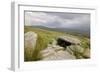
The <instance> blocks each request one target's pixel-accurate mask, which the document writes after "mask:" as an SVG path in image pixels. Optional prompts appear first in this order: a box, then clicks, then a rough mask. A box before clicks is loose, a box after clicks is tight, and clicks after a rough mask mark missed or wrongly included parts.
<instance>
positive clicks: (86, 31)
mask: <svg viewBox="0 0 100 73" xmlns="http://www.w3.org/2000/svg"><path fill="white" fill-rule="evenodd" d="M31 27H33V28H41V29H45V30H51V31H59V32H65V33H70V34H75V35H80V36H86V37H90V29H84V30H82V28H49V27H45V26H31Z"/></svg>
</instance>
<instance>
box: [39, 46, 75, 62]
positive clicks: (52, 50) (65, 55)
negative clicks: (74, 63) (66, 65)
mask: <svg viewBox="0 0 100 73" xmlns="http://www.w3.org/2000/svg"><path fill="white" fill-rule="evenodd" d="M41 55H42V57H43V60H62V59H75V56H74V55H71V54H70V53H69V52H67V51H64V50H63V47H60V46H57V45H55V46H52V47H48V48H46V49H45V50H42V51H41Z"/></svg>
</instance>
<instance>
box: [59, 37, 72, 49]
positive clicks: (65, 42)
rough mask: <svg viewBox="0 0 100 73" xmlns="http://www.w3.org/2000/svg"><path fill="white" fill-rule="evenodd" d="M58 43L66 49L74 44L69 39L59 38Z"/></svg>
mask: <svg viewBox="0 0 100 73" xmlns="http://www.w3.org/2000/svg"><path fill="white" fill-rule="evenodd" d="M57 45H59V46H61V47H64V48H65V49H66V47H67V46H70V45H72V43H71V42H69V41H66V40H64V39H61V38H58V39H57Z"/></svg>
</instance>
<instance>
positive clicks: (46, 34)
mask: <svg viewBox="0 0 100 73" xmlns="http://www.w3.org/2000/svg"><path fill="white" fill-rule="evenodd" d="M28 31H33V32H35V33H37V35H38V39H37V42H36V46H35V51H34V52H33V56H32V57H31V58H27V55H28V54H26V52H25V53H24V56H25V57H24V60H25V61H37V60H41V59H42V57H41V54H39V52H40V51H41V50H43V49H45V48H46V47H47V46H48V44H49V43H52V41H53V39H56V38H57V37H58V36H63V35H64V36H71V37H73V38H74V37H75V38H78V39H79V40H81V45H82V47H83V48H90V42H89V41H90V40H89V38H86V37H82V36H75V35H72V34H67V32H66V33H65V32H57V31H50V30H44V29H40V28H33V27H29V26H25V27H24V33H26V32H28Z"/></svg>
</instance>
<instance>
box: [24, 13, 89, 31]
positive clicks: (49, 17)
mask: <svg viewBox="0 0 100 73" xmlns="http://www.w3.org/2000/svg"><path fill="white" fill-rule="evenodd" d="M25 26H46V27H49V28H83V29H84V28H85V29H89V28H90V14H82V13H56V12H25Z"/></svg>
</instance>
